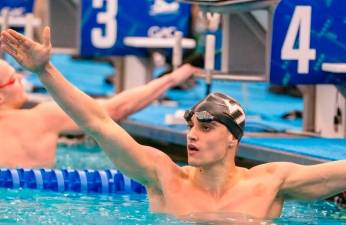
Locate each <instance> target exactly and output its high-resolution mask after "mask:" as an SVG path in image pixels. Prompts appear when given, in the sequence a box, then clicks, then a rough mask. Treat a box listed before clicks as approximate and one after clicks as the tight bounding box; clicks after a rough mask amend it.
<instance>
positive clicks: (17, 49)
mask: <svg viewBox="0 0 346 225" xmlns="http://www.w3.org/2000/svg"><path fill="white" fill-rule="evenodd" d="M42 39H43V41H42V44H40V43H38V42H35V41H32V40H30V39H29V38H27V37H25V36H23V35H22V34H20V33H18V32H16V31H14V30H11V29H7V30H5V31H2V32H1V39H0V41H1V49H3V50H4V51H5V52H7V53H8V54H10V55H12V56H13V57H14V58H15V59H16V60H17V62H18V63H20V64H21V65H22V66H24V67H25V68H26V69H28V70H30V71H32V72H34V73H38V74H40V73H41V72H42V71H43V69H44V67H45V66H46V64H47V63H49V59H50V52H51V48H52V45H51V42H50V29H49V27H45V28H44V29H43V32H42Z"/></svg>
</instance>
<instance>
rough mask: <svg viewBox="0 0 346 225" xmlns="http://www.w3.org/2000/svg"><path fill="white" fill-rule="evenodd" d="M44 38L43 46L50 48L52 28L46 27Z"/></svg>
mask: <svg viewBox="0 0 346 225" xmlns="http://www.w3.org/2000/svg"><path fill="white" fill-rule="evenodd" d="M42 38H43V43H42V44H43V45H44V46H45V47H50V46H51V43H50V28H49V27H48V26H46V27H45V28H44V29H43V31H42Z"/></svg>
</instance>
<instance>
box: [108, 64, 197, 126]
mask: <svg viewBox="0 0 346 225" xmlns="http://www.w3.org/2000/svg"><path fill="white" fill-rule="evenodd" d="M195 71H196V68H194V67H192V66H191V65H184V66H182V67H181V68H179V69H178V70H176V71H173V72H172V73H170V74H167V75H165V76H163V77H161V78H158V79H155V80H152V81H150V82H149V83H148V84H146V85H143V86H140V87H136V88H132V89H129V90H126V91H123V92H121V93H119V94H117V95H116V96H114V97H113V98H111V99H108V100H106V101H105V102H104V103H103V104H104V105H105V108H106V109H107V111H108V112H109V114H110V115H111V117H112V118H113V119H114V120H121V119H123V118H125V117H127V116H128V115H130V114H132V113H134V112H137V111H139V110H141V109H142V108H144V107H145V106H147V105H149V104H150V103H152V102H153V101H154V100H156V99H158V98H159V97H160V96H161V95H163V94H164V93H165V91H167V90H168V89H169V88H171V87H172V86H174V85H177V84H179V83H180V82H181V81H184V80H186V79H187V78H188V77H190V76H191V74H193V72H195Z"/></svg>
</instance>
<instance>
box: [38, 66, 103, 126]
mask: <svg viewBox="0 0 346 225" xmlns="http://www.w3.org/2000/svg"><path fill="white" fill-rule="evenodd" d="M39 78H40V80H41V81H42V83H43V84H44V85H45V87H46V89H47V90H48V91H49V93H50V94H51V96H52V97H53V98H54V100H55V101H56V102H57V103H58V104H59V106H60V107H61V108H62V109H63V110H64V111H65V112H66V113H67V114H68V115H69V116H70V117H71V118H72V119H73V120H74V121H75V122H76V123H77V124H78V126H79V127H80V128H81V129H83V130H85V131H86V132H91V131H93V130H94V129H95V128H96V127H95V125H96V124H98V123H99V121H102V120H105V119H107V118H108V116H107V114H106V112H105V111H104V110H103V109H102V108H101V107H100V106H99V104H98V103H97V102H96V101H95V100H93V99H92V98H91V97H89V96H88V95H86V94H85V93H83V92H81V91H80V90H78V89H77V88H76V87H74V86H73V85H72V84H70V83H69V82H68V81H67V80H66V79H65V78H64V77H63V76H62V75H61V73H60V72H59V71H58V70H57V69H56V68H55V67H54V66H53V65H52V64H51V63H48V64H47V65H46V66H45V68H44V70H43V71H42V72H41V73H40V74H39Z"/></svg>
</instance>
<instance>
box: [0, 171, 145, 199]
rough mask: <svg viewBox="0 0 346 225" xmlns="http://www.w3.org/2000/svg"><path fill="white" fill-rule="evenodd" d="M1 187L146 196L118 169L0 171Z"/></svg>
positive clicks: (134, 182)
mask: <svg viewBox="0 0 346 225" xmlns="http://www.w3.org/2000/svg"><path fill="white" fill-rule="evenodd" d="M0 187H1V188H13V189H15V188H31V189H39V190H51V191H56V192H65V191H71V192H81V193H104V194H112V193H138V194H141V193H146V190H145V188H144V186H143V185H141V184H139V183H138V182H136V181H134V180H131V179H130V178H128V177H127V176H125V175H123V174H122V173H120V172H119V171H117V170H71V169H62V170H59V169H6V168H3V169H0Z"/></svg>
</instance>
